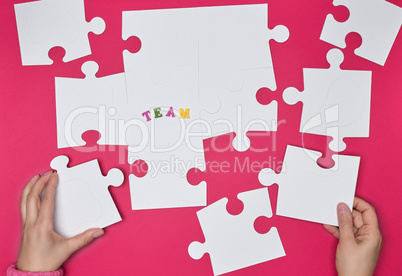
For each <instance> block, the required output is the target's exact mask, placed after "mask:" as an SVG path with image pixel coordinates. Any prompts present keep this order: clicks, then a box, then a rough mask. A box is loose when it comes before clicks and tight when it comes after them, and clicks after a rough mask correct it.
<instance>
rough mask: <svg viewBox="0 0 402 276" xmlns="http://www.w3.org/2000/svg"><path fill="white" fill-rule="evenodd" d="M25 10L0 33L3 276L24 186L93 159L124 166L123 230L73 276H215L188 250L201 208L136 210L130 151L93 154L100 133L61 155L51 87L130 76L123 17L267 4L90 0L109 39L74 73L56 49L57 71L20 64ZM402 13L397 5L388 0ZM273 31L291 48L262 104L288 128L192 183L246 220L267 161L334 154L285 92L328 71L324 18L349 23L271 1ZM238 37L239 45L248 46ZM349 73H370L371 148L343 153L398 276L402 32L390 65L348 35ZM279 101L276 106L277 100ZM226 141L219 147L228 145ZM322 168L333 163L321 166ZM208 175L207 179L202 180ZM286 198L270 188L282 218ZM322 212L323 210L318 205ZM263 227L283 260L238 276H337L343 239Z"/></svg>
mask: <svg viewBox="0 0 402 276" xmlns="http://www.w3.org/2000/svg"><path fill="white" fill-rule="evenodd" d="M18 2H24V1H10V0H3V1H1V4H0V6H1V8H0V24H1V43H0V49H1V50H0V62H1V67H0V68H1V69H0V85H1V86H0V110H1V112H2V115H1V116H0V125H1V129H2V130H1V139H0V156H1V159H0V168H1V174H0V177H1V179H0V183H1V192H0V204H1V209H0V224H1V227H0V271H5V270H6V268H7V266H8V265H10V264H11V263H13V262H15V261H16V258H17V254H18V247H19V239H20V232H21V222H20V214H19V201H20V196H21V192H22V189H23V186H24V184H25V183H26V182H27V180H28V179H30V177H32V176H33V175H34V174H36V173H43V172H45V171H46V170H48V169H49V163H50V161H51V160H52V158H54V157H55V156H57V155H60V154H66V155H68V156H69V157H70V160H71V162H70V165H76V164H79V163H82V162H85V161H88V160H91V159H94V158H98V159H99V160H100V164H101V168H102V170H103V172H104V173H106V172H107V171H108V170H109V169H110V168H113V167H117V168H120V169H122V170H123V171H124V174H125V182H124V184H123V185H122V186H121V187H119V188H111V189H110V191H111V194H112V196H113V198H114V199H115V202H116V204H117V207H118V209H119V211H120V213H121V216H122V218H123V221H122V222H120V223H117V224H115V225H113V226H110V227H107V228H106V234H105V235H104V236H103V237H101V238H100V239H99V240H97V241H95V242H94V243H93V244H91V245H90V246H88V247H87V248H85V249H83V250H81V251H80V252H78V253H76V254H75V255H74V256H72V257H71V258H70V259H69V260H68V261H67V262H66V263H65V265H64V267H65V269H66V272H67V275H212V268H211V264H210V259H209V256H208V255H205V256H204V257H203V258H202V259H200V260H193V259H191V258H190V256H189V255H188V253H187V247H188V245H189V244H190V243H191V242H192V241H194V240H198V241H201V242H202V241H203V240H204V237H203V234H202V230H201V228H200V225H199V223H198V220H197V217H196V211H197V210H199V209H200V208H180V209H166V210H150V211H132V210H131V205H130V194H129V184H128V175H129V173H130V171H132V170H133V169H132V168H130V166H129V165H127V164H125V163H122V162H120V160H125V156H123V157H122V152H123V155H124V148H123V149H122V148H118V147H116V148H114V147H106V148H100V147H97V146H96V144H95V141H96V138H97V133H89V134H87V135H86V140H87V141H88V143H89V144H90V145H92V147H90V146H89V147H88V146H86V147H84V148H79V149H57V145H56V115H55V114H56V113H55V93H54V77H55V76H65V77H77V78H82V77H84V75H83V74H82V73H81V70H80V67H81V65H82V63H83V62H85V61H87V60H94V61H96V62H98V63H99V65H100V71H99V73H98V76H105V75H109V74H114V73H121V72H123V59H122V50H123V49H125V48H127V47H128V46H127V44H126V43H125V42H124V41H123V40H122V39H121V21H122V18H121V15H122V11H124V10H137V9H155V8H177V7H192V6H197V5H200V6H213V5H233V4H250V3H253V4H254V3H266V2H264V1H257V0H256V1H245V0H244V1H238V0H232V1H200V2H201V3H197V2H195V1H185V0H175V1H161V0H146V1H145V0H140V1H129V0H115V1H103V0H102V1H100V0H86V1H85V5H86V14H87V20H90V19H91V18H93V17H95V16H100V17H102V18H103V19H104V20H105V21H106V31H105V32H104V34H102V35H99V36H96V35H93V34H90V35H89V38H90V42H91V46H92V52H93V54H92V55H90V56H88V57H84V58H81V59H79V60H75V61H72V62H69V63H63V62H61V57H62V56H63V50H61V49H55V50H52V51H51V53H50V55H51V57H52V58H53V59H55V60H56V61H55V64H53V65H51V66H29V67H28V66H26V67H23V66H22V65H21V58H20V52H19V44H18V36H17V28H16V23H15V15H14V8H13V4H15V3H18ZM391 2H393V3H394V4H397V5H399V6H402V3H401V2H400V1H397V0H393V1H391ZM268 4H269V22H268V25H269V27H270V28H272V27H274V26H275V25H278V24H283V25H286V26H287V27H288V28H289V30H290V38H289V40H288V41H287V42H286V43H283V44H279V43H276V42H271V43H270V46H271V50H272V55H273V63H274V66H275V72H276V79H277V84H278V89H277V91H276V92H274V93H269V92H267V93H265V92H266V91H265V92H264V91H262V92H260V93H259V94H258V97H259V100H260V101H261V102H264V101H268V100H270V99H272V98H275V99H277V100H278V101H279V118H278V119H279V120H282V123H281V124H280V126H279V129H278V132H277V134H276V135H274V134H272V133H271V135H270V136H267V135H266V136H263V137H253V138H251V141H252V145H253V146H254V147H258V148H265V147H268V148H269V150H268V151H263V152H259V153H256V152H251V151H247V152H244V153H238V152H236V151H233V150H232V151H226V152H223V153H222V152H221V153H219V152H217V151H214V150H209V151H207V152H206V161H207V162H209V164H212V163H211V162H213V161H216V162H221V163H222V162H226V161H227V162H229V164H231V166H230V168H229V170H228V172H215V173H213V172H212V170H213V167H210V168H209V170H207V172H206V173H205V174H202V175H200V174H197V175H193V179H192V181H194V180H195V179H198V180H200V179H201V178H204V179H205V180H206V181H207V183H208V204H210V203H213V202H215V201H216V200H218V199H220V198H222V197H229V198H230V204H229V207H228V209H229V210H230V211H231V212H234V213H236V212H237V213H238V212H240V211H241V208H242V207H241V205H239V204H237V203H236V200H233V199H235V197H236V194H237V193H239V192H243V191H246V190H250V189H254V188H259V187H261V185H260V184H259V183H258V179H257V175H258V171H259V169H260V168H261V163H262V162H264V161H269V162H270V164H271V166H272V167H273V168H274V169H276V170H279V169H280V168H279V166H280V162H281V161H282V160H283V154H284V151H285V148H286V145H287V144H292V145H298V146H302V145H304V146H305V147H307V148H311V149H315V150H319V151H321V152H325V151H326V143H327V140H326V138H325V137H320V136H314V135H304V136H302V135H301V134H300V133H299V131H298V130H299V123H300V114H301V109H302V104H301V103H299V104H297V105H296V106H287V105H286V104H285V103H284V102H283V100H282V99H281V94H282V92H283V90H284V89H285V88H287V87H290V86H294V87H297V88H298V89H299V90H303V74H302V68H303V67H306V68H325V67H328V64H327V61H326V58H325V56H326V53H327V51H328V50H329V49H331V48H333V46H331V45H329V44H327V43H325V42H323V41H320V40H319V36H320V33H321V28H322V26H323V23H324V20H325V17H326V15H327V14H328V13H336V18H338V19H343V20H345V19H346V18H347V16H348V11H347V10H346V9H342V8H335V7H333V6H332V1H330V0H314V1H311V0H281V1H269V2H268ZM240 39H241V38H240ZM347 43H348V47H347V48H346V50H344V51H343V52H344V54H345V61H344V63H343V64H342V68H343V69H362V70H371V71H373V82H372V98H371V100H372V104H371V123H370V137H369V138H354V139H347V140H346V142H347V149H346V151H345V152H344V154H350V155H359V156H361V157H362V159H361V167H360V171H359V179H358V185H357V191H356V194H357V196H359V197H362V198H364V199H366V200H367V201H369V202H370V203H371V204H373V205H374V206H375V208H376V210H377V214H378V216H379V221H380V227H381V231H382V234H383V240H384V246H383V250H382V253H381V256H380V259H379V262H378V266H377V271H376V275H400V273H401V271H402V265H401V261H400V244H401V242H402V241H401V233H400V229H402V220H401V219H400V216H399V214H400V209H401V207H402V204H401V203H400V202H401V197H402V188H401V186H402V185H401V183H400V182H401V181H400V174H399V173H400V172H401V171H400V163H399V161H398V160H401V158H400V153H401V150H400V149H401V146H400V142H401V141H402V116H401V115H402V112H401V108H400V105H401V104H402V63H401V62H402V34H400V35H399V36H398V37H397V39H396V41H395V44H394V47H393V49H392V51H391V53H390V55H389V57H388V60H387V63H386V65H385V66H384V67H382V66H379V65H376V64H374V63H371V62H369V61H366V60H364V59H362V58H360V57H357V56H355V55H354V54H353V50H354V49H355V48H356V47H358V46H359V44H360V43H361V39H360V37H359V36H358V35H356V34H352V35H349V36H348V37H347ZM270 95H273V96H270ZM230 139H231V136H230V135H225V136H222V137H221V138H219V139H218V140H217V143H218V145H225V144H227V143H228V142H230ZM210 143H211V140H206V141H205V146H206V147H209V145H210ZM246 161H248V162H249V167H248V168H251V166H255V167H254V169H252V170H248V171H243V172H242V171H239V170H238V167H237V170H236V171H235V168H236V166H235V164H236V162H240V163H242V162H246ZM324 161H325V160H324ZM200 177H201V178H200ZM277 191H278V188H277V186H276V185H273V186H271V187H269V194H270V197H271V201H272V206H273V209H274V211H275V206H276V197H277ZM317 208H319V206H317ZM259 224H260V225H258V228H261V229H265V230H267V229H269V227H271V226H276V227H277V228H278V230H279V234H280V236H281V238H282V242H283V246H284V248H285V251H286V257H283V258H279V259H277V260H273V261H270V262H266V263H263V264H259V265H256V266H252V267H249V268H245V269H242V270H239V271H235V272H233V273H231V275H261V274H266V275H335V274H336V270H335V266H334V262H335V248H336V244H337V241H336V240H335V238H333V237H332V236H331V235H329V234H328V233H326V232H325V230H324V229H323V228H322V226H321V225H320V224H315V223H309V222H304V221H299V220H294V219H288V218H284V217H278V216H274V217H273V218H272V219H270V220H268V221H262V222H261V223H259Z"/></svg>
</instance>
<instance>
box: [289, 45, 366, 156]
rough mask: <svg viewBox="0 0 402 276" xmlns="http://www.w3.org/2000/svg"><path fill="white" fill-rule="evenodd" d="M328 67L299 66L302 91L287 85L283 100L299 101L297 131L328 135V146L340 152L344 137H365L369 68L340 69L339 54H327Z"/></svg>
mask: <svg viewBox="0 0 402 276" xmlns="http://www.w3.org/2000/svg"><path fill="white" fill-rule="evenodd" d="M327 60H328V62H329V64H330V68H328V69H311V68H304V69H303V79H304V91H303V92H301V93H300V92H299V91H298V90H297V89H296V88H293V87H291V88H287V89H285V91H284V92H283V99H284V101H285V102H286V103H287V104H290V105H293V104H296V103H297V102H299V101H301V102H303V111H302V118H301V122H300V132H304V133H312V134H319V135H328V136H332V137H333V138H334V139H333V141H331V142H330V144H329V147H330V149H331V150H333V151H337V152H340V151H344V150H345V149H346V144H345V143H344V142H343V138H345V137H368V136H369V130H370V102H371V71H357V70H342V69H340V64H341V63H342V61H343V54H342V52H341V51H340V50H339V49H332V50H330V51H329V52H328V54H327Z"/></svg>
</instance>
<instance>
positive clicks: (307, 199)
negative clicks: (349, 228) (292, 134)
mask: <svg viewBox="0 0 402 276" xmlns="http://www.w3.org/2000/svg"><path fill="white" fill-rule="evenodd" d="M319 156H320V154H319V152H316V151H312V150H306V149H303V148H299V147H294V146H289V145H288V146H287V148H286V153H285V159H284V165H283V167H282V171H281V173H280V174H276V173H275V172H274V171H273V170H271V169H269V168H266V169H263V170H262V171H261V172H260V173H259V175H258V179H259V181H260V182H261V184H262V185H264V186H270V185H272V184H274V183H277V184H278V185H279V190H278V203H277V207H276V214H277V215H280V216H285V217H290V218H296V219H301V220H307V221H312V222H318V223H323V224H329V225H335V226H338V219H337V214H336V208H337V205H338V203H341V202H343V203H345V204H347V205H348V206H349V208H350V210H352V209H353V200H354V194H355V189H356V182H357V175H358V170H359V164H360V157H358V156H347V155H338V156H337V157H338V158H336V160H335V162H336V165H335V166H334V168H336V169H324V168H321V167H320V166H319V165H318V164H317V160H318V158H319Z"/></svg>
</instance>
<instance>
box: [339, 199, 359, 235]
mask: <svg viewBox="0 0 402 276" xmlns="http://www.w3.org/2000/svg"><path fill="white" fill-rule="evenodd" d="M337 213H338V224H339V242H346V243H350V242H352V241H353V242H356V240H355V234H354V232H353V217H352V212H351V211H350V209H349V207H348V206H347V205H346V204H345V203H339V204H338V207H337Z"/></svg>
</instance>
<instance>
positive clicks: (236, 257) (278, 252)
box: [188, 188, 286, 275]
mask: <svg viewBox="0 0 402 276" xmlns="http://www.w3.org/2000/svg"><path fill="white" fill-rule="evenodd" d="M238 198H239V199H240V200H241V201H242V202H243V203H244V209H243V212H242V213H241V214H239V215H236V216H233V215H231V214H229V213H228V212H227V210H226V204H227V202H228V199H227V198H223V199H221V200H218V201H217V202H215V203H213V204H211V205H209V206H207V207H205V208H204V209H202V210H200V211H198V212H197V216H198V220H199V222H200V225H201V228H202V231H203V233H204V237H205V243H203V244H201V243H199V242H193V243H191V244H190V246H189V247H188V253H189V255H190V256H191V257H192V258H193V259H197V260H198V259H200V258H201V257H202V256H203V255H204V254H205V253H208V254H209V255H210V258H211V263H212V268H213V272H214V275H221V274H224V273H228V272H231V271H234V270H238V269H241V268H245V267H248V266H252V265H255V264H259V263H262V262H266V261H269V260H272V259H276V258H279V257H283V256H285V255H286V254H285V251H284V249H283V246H282V242H281V239H280V237H279V234H278V230H277V229H276V228H275V227H272V228H271V229H270V231H269V232H268V233H266V234H259V233H257V232H256V231H255V229H254V221H255V220H256V219H257V218H258V217H260V216H265V217H272V210H271V204H270V200H269V195H268V190H267V189H266V188H263V189H257V190H253V191H248V192H244V193H240V194H239V195H238Z"/></svg>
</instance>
